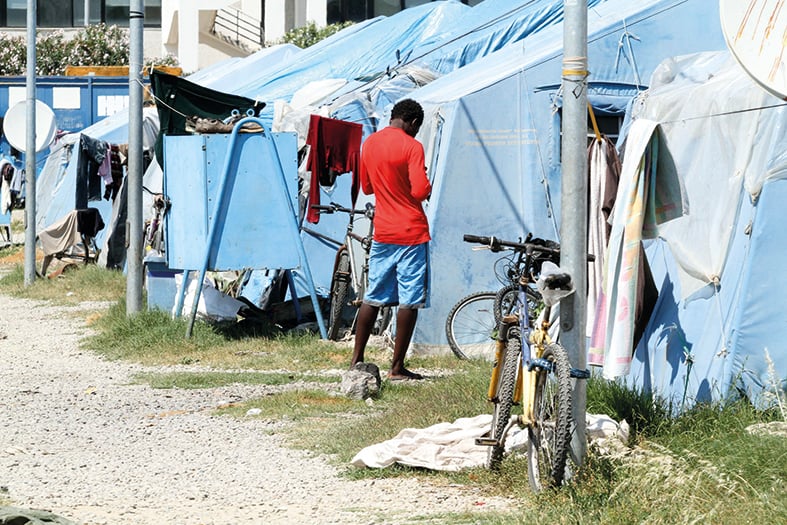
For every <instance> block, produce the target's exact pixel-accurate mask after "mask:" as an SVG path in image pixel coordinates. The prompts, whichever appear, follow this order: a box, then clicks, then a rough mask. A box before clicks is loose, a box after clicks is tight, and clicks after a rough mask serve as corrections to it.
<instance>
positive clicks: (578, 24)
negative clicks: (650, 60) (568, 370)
mask: <svg viewBox="0 0 787 525" xmlns="http://www.w3.org/2000/svg"><path fill="white" fill-rule="evenodd" d="M564 10H565V13H564V15H565V17H564V22H563V73H562V86H563V138H562V143H561V148H562V155H563V159H562V173H563V180H562V198H561V225H560V243H561V257H560V266H561V267H563V268H564V269H565V270H567V271H569V272H570V273H571V275H572V276H573V279H574V285H575V286H576V290H577V291H576V293H574V294H572V295H570V296H569V297H567V298H566V299H564V300H563V301H561V303H560V312H561V315H560V339H561V341H562V342H563V345H564V346H565V348H566V350H567V351H568V357H569V359H570V361H571V366H572V367H575V368H578V369H580V370H585V368H586V367H587V356H586V341H585V337H586V336H585V318H586V314H585V310H586V309H587V292H586V290H587V233H586V232H587V206H588V204H587V192H588V189H587V186H588V185H587V111H588V110H587V76H588V71H587V67H588V66H587V62H588V60H587V49H588V46H587V32H588V29H587V2H586V1H585V0H565V2H564ZM585 382H586V380H584V379H578V380H574V395H573V398H572V407H573V410H572V412H573V414H572V415H573V420H574V425H575V432H574V435H573V438H572V442H571V450H572V454H573V456H574V460H575V461H576V462H577V463H578V464H579V465H581V464H582V462H583V461H584V460H585V454H586V451H587V441H586V437H585V410H586V408H585V407H586V404H587V403H586V397H585V395H586V384H585Z"/></svg>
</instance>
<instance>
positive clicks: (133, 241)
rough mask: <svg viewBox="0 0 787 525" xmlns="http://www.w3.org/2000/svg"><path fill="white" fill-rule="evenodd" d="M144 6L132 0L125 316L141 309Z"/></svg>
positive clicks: (130, 15)
mask: <svg viewBox="0 0 787 525" xmlns="http://www.w3.org/2000/svg"><path fill="white" fill-rule="evenodd" d="M144 4H145V3H144V0H132V1H131V7H130V10H129V28H130V35H129V40H130V56H129V68H128V92H129V110H128V111H129V118H128V121H129V125H128V179H127V180H126V183H127V184H128V223H127V225H126V236H127V237H126V242H127V243H128V249H127V251H126V268H127V275H126V315H133V314H136V313H138V312H139V311H141V310H142V244H143V239H142V235H143V233H142V39H143V26H144V20H145V5H144Z"/></svg>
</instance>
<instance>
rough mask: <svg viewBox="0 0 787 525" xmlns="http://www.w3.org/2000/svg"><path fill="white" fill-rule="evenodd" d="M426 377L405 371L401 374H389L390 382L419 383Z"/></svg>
mask: <svg viewBox="0 0 787 525" xmlns="http://www.w3.org/2000/svg"><path fill="white" fill-rule="evenodd" d="M423 378H424V376H422V375H421V374H417V373H415V372H411V371H410V370H407V369H404V370H402V371H401V372H399V373H393V372H388V381H418V380H420V379H423Z"/></svg>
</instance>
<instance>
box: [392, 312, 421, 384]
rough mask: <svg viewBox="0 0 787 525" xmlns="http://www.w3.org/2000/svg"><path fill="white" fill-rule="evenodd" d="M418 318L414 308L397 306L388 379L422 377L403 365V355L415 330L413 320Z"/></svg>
mask: <svg viewBox="0 0 787 525" xmlns="http://www.w3.org/2000/svg"><path fill="white" fill-rule="evenodd" d="M417 320H418V310H417V309H416V308H399V311H398V313H397V314H396V339H395V340H394V353H393V360H392V361H391V371H390V372H388V378H389V379H423V376H422V375H420V374H416V373H415V372H411V371H410V370H407V369H406V368H405V367H404V356H405V355H406V354H407V349H408V348H409V347H410V340H411V339H412V338H413V332H414V331H415V322H416V321H417Z"/></svg>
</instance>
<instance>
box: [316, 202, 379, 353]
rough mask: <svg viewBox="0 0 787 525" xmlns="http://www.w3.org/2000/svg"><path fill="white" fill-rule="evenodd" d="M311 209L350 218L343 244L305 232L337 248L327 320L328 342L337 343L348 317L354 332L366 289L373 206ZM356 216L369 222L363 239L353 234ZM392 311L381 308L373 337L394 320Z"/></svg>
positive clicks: (351, 329)
mask: <svg viewBox="0 0 787 525" xmlns="http://www.w3.org/2000/svg"><path fill="white" fill-rule="evenodd" d="M312 209H315V210H317V211H318V212H319V213H336V212H340V213H346V214H348V215H349V217H350V219H349V221H348V223H347V230H346V232H345V235H344V241H343V242H339V241H337V240H335V239H331V238H330V237H328V236H326V235H323V234H319V233H317V232H314V231H311V230H309V229H308V228H304V230H305V231H307V232H308V233H311V234H313V235H317V236H319V237H320V238H322V239H325V240H327V241H330V242H332V243H334V244H336V245H337V246H338V249H337V250H336V258H335V259H334V264H333V276H332V278H331V300H330V315H329V318H328V339H330V340H332V341H337V340H339V339H340V338H341V337H340V336H341V335H342V333H343V331H342V329H343V328H346V327H347V323H346V319H348V318H350V317H351V318H352V321H351V323H350V325H349V329H350V332H351V333H352V332H354V331H355V325H356V322H357V320H358V307H359V306H360V305H361V303H362V302H363V296H364V294H365V293H366V288H367V286H368V285H369V251H370V250H371V248H372V234H373V233H374V205H372V204H371V203H367V204H366V207H365V208H364V209H362V210H356V209H352V208H345V207H344V206H341V205H339V204H337V203H335V202H332V203H330V204H328V205H319V204H315V205H312ZM356 216H363V217H366V218H367V219H368V222H369V228H368V231H367V232H366V235H359V234H357V233H355V232H354V231H353V230H354V227H355V218H356ZM392 310H393V309H392V308H390V307H383V308H380V313H379V314H378V316H377V321H376V322H375V326H374V329H373V330H372V333H373V334H375V335H379V334H382V333H384V332H385V331H386V330H387V329H388V326H389V325H390V324H391V317H392V316H393V312H392Z"/></svg>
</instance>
